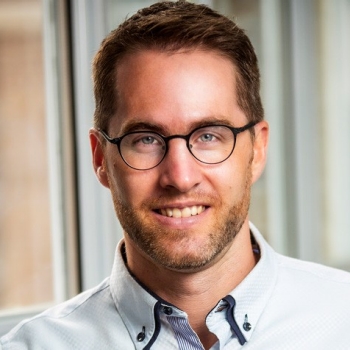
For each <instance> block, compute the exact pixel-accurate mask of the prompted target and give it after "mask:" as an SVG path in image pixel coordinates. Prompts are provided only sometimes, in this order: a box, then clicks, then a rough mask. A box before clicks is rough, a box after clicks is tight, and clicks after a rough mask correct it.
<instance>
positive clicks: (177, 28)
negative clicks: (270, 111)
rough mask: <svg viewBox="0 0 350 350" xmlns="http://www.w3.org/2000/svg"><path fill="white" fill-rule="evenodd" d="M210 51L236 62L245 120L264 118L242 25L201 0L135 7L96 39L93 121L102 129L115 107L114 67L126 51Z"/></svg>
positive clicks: (257, 75) (254, 61) (256, 72)
mask: <svg viewBox="0 0 350 350" xmlns="http://www.w3.org/2000/svg"><path fill="white" fill-rule="evenodd" d="M183 49H189V50H191V49H202V50H207V51H210V50H212V51H215V52H217V53H219V54H220V55H222V56H224V57H226V58H228V59H230V60H231V61H232V62H233V64H234V65H235V66H236V68H237V72H238V74H237V77H236V79H237V99H238V104H239V107H240V108H241V109H242V111H243V112H244V113H245V114H246V116H247V119H248V120H249V121H260V120H262V119H263V118H264V112H263V107H262V103H261V99H260V73H259V68H258V61H257V57H256V54H255V52H254V48H253V46H252V44H251V42H250V40H249V38H248V37H247V35H246V34H245V33H244V31H243V30H242V29H240V28H239V27H238V26H237V25H236V24H235V23H234V22H233V21H231V20H230V19H228V18H227V17H225V16H223V15H220V14H218V13H217V12H215V11H214V10H212V9H210V8H209V7H207V6H205V5H196V4H193V3H189V2H185V1H177V2H170V1H165V2H158V3H156V4H154V5H152V6H150V7H147V8H144V9H141V10H139V11H138V12H137V13H136V14H135V15H133V16H132V17H130V18H129V19H127V20H126V21H125V22H123V23H122V24H121V25H120V26H119V27H118V28H117V29H115V30H114V31H112V32H111V33H110V34H109V35H108V36H107V37H106V38H105V39H104V40H103V42H102V44H101V47H100V49H99V51H98V52H97V54H96V56H95V59H94V61H93V80H94V93H95V103H96V109H95V115H94V124H95V127H97V128H100V129H107V126H108V122H109V119H110V118H111V117H112V116H113V115H115V113H116V111H117V91H116V88H117V82H116V69H117V67H118V63H119V62H120V61H121V60H122V59H123V58H124V57H125V56H126V55H128V54H132V53H136V52H140V51H143V50H158V51H161V52H176V51H179V50H183Z"/></svg>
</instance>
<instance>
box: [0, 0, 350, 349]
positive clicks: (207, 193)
mask: <svg viewBox="0 0 350 350" xmlns="http://www.w3.org/2000/svg"><path fill="white" fill-rule="evenodd" d="M94 87H95V98H96V111H95V127H94V128H93V129H91V131H90V141H91V148H92V158H93V166H94V169H95V172H96V174H97V177H98V180H99V181H100V182H101V184H102V185H104V186H106V187H107V188H109V189H110V191H111V195H112V198H113V202H114V207H115V211H116V214H117V216H118V218H119V220H120V222H121V225H122V227H123V229H124V239H123V240H122V241H121V242H120V244H119V245H118V247H117V251H116V258H115V263H114V267H113V270H112V274H111V277H110V278H109V279H107V280H105V281H104V282H103V283H102V284H101V285H99V286H97V287H96V288H95V289H93V290H90V291H87V292H85V293H83V294H81V295H79V296H77V297H76V298H74V299H72V300H71V301H68V302H66V303H64V304H62V305H60V306H57V307H55V308H53V309H51V310H48V311H46V312H44V313H43V314H41V315H39V316H37V317H36V318H33V319H31V320H29V321H25V322H24V323H22V324H20V325H19V326H18V327H16V328H15V329H14V330H13V331H12V332H10V333H9V334H8V335H7V336H5V337H4V338H2V340H1V344H2V349H4V350H5V349H27V348H30V349H121V350H127V349H157V350H158V349H162V350H163V349H181V350H183V349H215V350H216V349H240V348H242V347H243V346H244V348H246V349H259V350H261V349H269V350H271V349H349V348H350V345H349V344H350V335H349V329H350V274H348V273H345V272H342V271H337V270H334V269H331V268H327V267H323V266H320V265H316V264H311V263H305V262H301V261H297V260H293V259H290V258H286V257H283V256H280V255H278V254H276V253H275V252H274V251H273V250H272V248H270V247H269V246H268V244H267V243H266V242H265V241H264V239H263V238H262V236H261V235H260V233H259V232H258V230H257V229H256V228H255V227H254V226H253V225H252V224H250V223H249V220H248V207H249V201H250V187H251V185H252V184H253V183H254V182H255V181H256V180H257V179H258V178H259V176H260V174H261V172H262V171H263V168H264V165H265V161H266V150H267V142H268V124H267V123H266V121H264V120H263V109H262V106H261V101H260V96H259V71H258V66H257V59H256V56H255V53H254V50H253V48H252V46H251V43H250V41H249V39H248V38H247V37H246V35H245V34H244V32H243V31H242V30H241V29H239V28H238V27H237V26H236V25H235V24H234V23H233V22H231V21H230V20H228V19H227V18H225V17H223V16H221V15H218V14H217V13H215V12H214V11H212V10H210V9H209V8H207V7H205V6H200V5H194V4H191V3H186V2H182V1H180V2H175V3H172V2H166V3H158V4H155V5H153V6H151V7H149V8H146V9H143V10H141V11H139V12H138V13H137V14H136V15H134V16H132V17H131V18H130V19H128V20H127V21H126V22H124V23H123V24H122V25H121V26H120V27H119V28H118V29H117V30H116V31H114V32H112V33H111V34H110V35H109V36H108V37H107V38H106V39H105V40H104V42H103V43H102V46H101V48H100V50H99V52H98V53H97V55H96V58H95V61H94Z"/></svg>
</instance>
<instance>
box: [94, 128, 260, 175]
mask: <svg viewBox="0 0 350 350" xmlns="http://www.w3.org/2000/svg"><path fill="white" fill-rule="evenodd" d="M257 123H258V122H250V123H248V124H246V125H244V126H242V127H239V128H235V127H232V126H228V125H224V124H211V125H204V126H200V127H198V128H195V129H193V130H192V131H191V132H190V133H189V134H187V135H170V136H163V135H161V134H159V133H158V132H155V131H148V130H139V131H131V132H128V133H126V134H124V135H122V136H120V137H116V138H111V137H109V136H108V134H107V133H106V132H105V131H103V130H100V129H99V130H98V131H99V132H100V133H101V135H102V136H103V137H104V139H105V140H107V141H108V142H110V143H112V144H114V145H117V147H118V151H119V154H120V156H121V158H122V159H123V161H124V163H125V164H126V165H127V166H129V167H130V168H132V169H135V170H150V169H153V168H155V167H157V166H158V165H159V164H160V163H161V162H162V161H163V160H164V158H165V156H166V154H167V153H168V149H169V145H168V143H169V141H170V140H172V139H176V138H180V139H184V140H186V147H187V149H188V150H189V152H190V153H191V155H192V156H193V157H194V158H195V159H197V160H198V161H199V162H201V163H203V164H219V163H222V162H224V161H225V160H227V159H228V158H229V157H230V156H231V154H232V153H233V151H234V149H235V147H236V140H237V135H238V134H240V133H241V132H243V131H246V130H248V129H250V128H252V127H253V126H255V125H256V124H257ZM212 126H214V127H216V126H221V127H225V128H227V129H229V130H231V132H232V134H233V138H234V140H233V146H232V150H231V152H230V153H229V154H228V155H227V157H226V158H224V159H223V160H220V161H218V162H204V161H202V160H200V159H199V158H197V157H196V156H195V155H194V154H193V152H192V150H191V145H190V139H191V136H192V135H193V134H194V133H195V132H196V131H197V130H199V129H202V128H206V127H212ZM147 132H150V133H152V134H155V135H157V136H159V137H160V138H161V139H162V140H163V141H164V144H165V151H164V154H163V156H162V158H161V159H160V160H159V162H158V163H157V164H156V165H153V166H151V167H150V168H145V169H143V168H142V169H140V168H135V167H134V166H132V165H130V164H129V163H128V162H127V161H126V160H125V158H124V157H123V154H122V152H121V149H120V144H121V142H122V140H123V139H124V138H125V137H126V136H128V135H132V134H142V133H147Z"/></svg>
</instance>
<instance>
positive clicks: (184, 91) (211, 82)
mask: <svg viewBox="0 0 350 350" xmlns="http://www.w3.org/2000/svg"><path fill="white" fill-rule="evenodd" d="M116 81H117V86H116V89H117V91H118V99H117V115H116V116H115V117H113V118H112V120H111V127H113V129H114V130H118V132H123V131H124V130H126V129H127V128H128V126H129V125H130V124H133V123H135V122H136V123H138V122H141V123H142V122H143V123H150V124H154V125H159V126H161V127H162V128H164V129H171V130H172V131H173V132H175V131H176V132H183V131H187V130H188V128H189V127H190V125H193V123H200V122H201V121H205V120H206V119H214V120H215V118H217V119H226V120H228V121H230V124H232V125H235V124H237V123H238V124H237V125H240V124H242V123H243V122H245V120H246V119H245V117H244V114H243V113H242V112H241V111H240V109H239V107H238V104H237V96H236V90H237V89H236V69H235V66H234V65H233V63H232V62H231V61H230V60H229V59H228V58H225V57H223V56H221V55H219V54H218V53H216V52H214V51H203V50H187V51H178V52H175V53H167V52H159V51H141V52H138V53H136V54H133V55H128V56H127V57H125V58H124V59H123V60H122V62H121V64H120V65H119V66H118V68H117V72H116ZM174 129H176V130H174ZM180 129H181V130H180Z"/></svg>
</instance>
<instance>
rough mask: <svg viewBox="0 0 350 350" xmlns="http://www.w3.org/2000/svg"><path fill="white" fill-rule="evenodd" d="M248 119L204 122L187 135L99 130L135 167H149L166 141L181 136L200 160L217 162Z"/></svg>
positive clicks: (160, 156) (164, 149) (158, 159)
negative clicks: (239, 122)
mask: <svg viewBox="0 0 350 350" xmlns="http://www.w3.org/2000/svg"><path fill="white" fill-rule="evenodd" d="M255 124H256V122H250V123H248V124H246V125H245V126H242V127H240V128H233V127H230V126H227V125H207V126H202V127H199V128H196V129H194V130H192V131H191V132H190V133H189V134H187V135H171V136H167V137H165V136H163V135H161V134H159V133H157V132H153V131H132V132H128V133H126V134H125V135H123V136H120V137H116V138H110V137H109V136H108V135H107V134H106V133H105V132H104V131H103V130H99V131H100V133H101V134H102V136H103V137H104V138H105V139H106V140H107V141H108V142H110V143H112V144H115V145H117V146H118V150H119V153H120V156H121V157H122V159H123V161H124V162H125V163H126V164H127V165H128V166H129V167H130V168H133V169H136V170H149V169H152V168H155V167H156V166H157V165H159V164H160V163H161V162H162V161H163V159H164V158H165V156H166V154H167V152H168V149H169V141H170V140H173V139H177V138H180V139H184V140H185V141H186V146H187V148H188V150H189V152H190V153H191V154H192V156H193V157H194V158H196V159H197V160H198V161H200V162H201V163H204V164H218V163H222V162H224V161H225V160H226V159H227V158H229V157H230V156H231V154H232V152H233V150H234V148H235V145H236V138H237V135H238V134H240V133H241V132H243V131H246V130H248V129H250V128H252V127H253V126H254V125H255Z"/></svg>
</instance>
